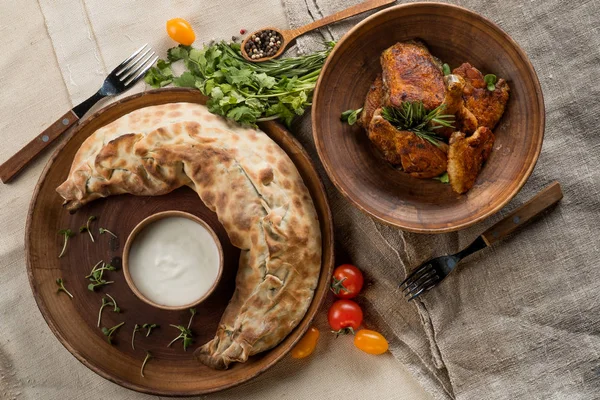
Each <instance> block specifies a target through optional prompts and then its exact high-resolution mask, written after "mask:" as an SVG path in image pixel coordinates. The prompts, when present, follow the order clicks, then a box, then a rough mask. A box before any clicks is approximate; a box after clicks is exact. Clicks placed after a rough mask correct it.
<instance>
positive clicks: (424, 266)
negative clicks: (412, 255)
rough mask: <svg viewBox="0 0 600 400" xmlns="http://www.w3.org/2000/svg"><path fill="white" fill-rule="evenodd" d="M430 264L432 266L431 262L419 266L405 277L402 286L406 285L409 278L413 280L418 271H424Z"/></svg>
mask: <svg viewBox="0 0 600 400" xmlns="http://www.w3.org/2000/svg"><path fill="white" fill-rule="evenodd" d="M428 266H430V264H429V263H427V264H424V265H421V266H420V267H419V268H417V269H415V270H414V271H413V272H411V273H410V274H409V275H408V276H407V277H406V279H404V280H403V281H402V282H401V283H400V285H399V286H400V287H402V285H404V284H405V283H406V282H408V281H409V280H411V278H412V277H414V276H415V275H416V274H417V273H421V272H423V270H425V269H426V268H427V267H428Z"/></svg>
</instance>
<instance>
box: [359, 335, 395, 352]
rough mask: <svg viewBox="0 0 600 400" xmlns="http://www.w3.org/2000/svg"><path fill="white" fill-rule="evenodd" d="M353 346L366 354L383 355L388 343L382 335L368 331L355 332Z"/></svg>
mask: <svg viewBox="0 0 600 400" xmlns="http://www.w3.org/2000/svg"><path fill="white" fill-rule="evenodd" d="M354 345H355V346H356V347H358V348H359V349H360V350H362V351H364V352H365V353H368V354H383V353H385V352H386V351H388V342H387V340H385V338H384V337H383V335H382V334H381V333H379V332H375V331H371V330H368V329H361V330H360V331H358V332H356V335H354Z"/></svg>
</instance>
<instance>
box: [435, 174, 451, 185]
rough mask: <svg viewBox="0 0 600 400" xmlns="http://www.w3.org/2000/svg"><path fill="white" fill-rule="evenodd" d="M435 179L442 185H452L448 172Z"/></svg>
mask: <svg viewBox="0 0 600 400" xmlns="http://www.w3.org/2000/svg"><path fill="white" fill-rule="evenodd" d="M433 179H435V180H438V181H440V182H442V183H450V178H448V172H444V173H443V174H442V175H440V176H436V177H435V178H433Z"/></svg>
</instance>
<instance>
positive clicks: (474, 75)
mask: <svg viewBox="0 0 600 400" xmlns="http://www.w3.org/2000/svg"><path fill="white" fill-rule="evenodd" d="M453 74H456V75H460V76H461V77H462V78H464V80H465V83H466V84H465V88H464V90H463V98H464V99H465V106H466V107H467V109H469V111H471V112H472V113H473V115H475V117H476V118H477V122H478V125H479V126H485V127H487V128H490V129H494V127H495V126H496V124H497V123H498V121H499V120H500V118H501V117H502V114H504V108H505V107H506V103H507V102H508V97H509V92H510V89H509V87H508V83H506V81H505V80H504V79H502V78H500V79H498V81H497V82H496V89H495V90H494V91H489V90H488V89H487V85H486V83H485V81H484V80H483V78H484V77H483V74H482V73H481V72H480V71H479V70H478V69H477V68H475V67H473V66H472V65H471V64H469V63H464V64H462V65H461V66H460V67H458V68H455V69H454V71H453Z"/></svg>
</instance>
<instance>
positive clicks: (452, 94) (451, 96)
mask: <svg viewBox="0 0 600 400" xmlns="http://www.w3.org/2000/svg"><path fill="white" fill-rule="evenodd" d="M444 84H445V85H446V95H445V97H444V103H443V104H444V106H445V107H444V109H443V110H442V112H441V113H442V114H451V115H454V118H455V121H454V124H453V125H454V128H450V127H442V128H439V129H436V131H435V133H436V134H438V135H440V136H443V137H445V138H449V137H450V135H452V132H455V131H461V132H465V133H469V134H471V133H473V132H475V129H477V118H475V116H474V115H473V113H472V112H471V111H469V110H468V109H467V107H465V101H464V100H463V97H462V96H463V90H464V88H465V80H464V79H463V78H462V77H461V76H459V75H454V74H450V75H446V76H445V77H444Z"/></svg>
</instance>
